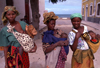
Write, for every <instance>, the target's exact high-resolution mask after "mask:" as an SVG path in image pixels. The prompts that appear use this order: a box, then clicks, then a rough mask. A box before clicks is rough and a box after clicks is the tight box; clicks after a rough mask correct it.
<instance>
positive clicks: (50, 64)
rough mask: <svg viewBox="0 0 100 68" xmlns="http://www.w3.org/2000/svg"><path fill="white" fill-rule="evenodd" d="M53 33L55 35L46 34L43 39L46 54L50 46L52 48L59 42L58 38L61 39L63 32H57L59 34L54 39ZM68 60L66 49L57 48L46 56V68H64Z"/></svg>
mask: <svg viewBox="0 0 100 68" xmlns="http://www.w3.org/2000/svg"><path fill="white" fill-rule="evenodd" d="M48 33H51V34H48ZM52 33H53V32H52V31H50V32H47V33H44V37H43V50H44V52H45V50H46V48H47V47H48V46H52V44H53V43H56V42H57V41H59V40H57V38H56V37H58V38H59V37H60V35H61V31H60V30H57V34H56V35H55V36H56V37H54V36H53V35H52ZM47 36H48V37H47ZM49 38H50V39H49ZM50 44H51V45H50ZM66 59H67V55H66V52H65V49H64V47H56V48H55V49H54V50H52V51H51V52H49V53H47V54H46V68H64V65H65V61H66Z"/></svg>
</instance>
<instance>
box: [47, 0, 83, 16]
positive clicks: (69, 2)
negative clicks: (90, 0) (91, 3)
mask: <svg viewBox="0 0 100 68" xmlns="http://www.w3.org/2000/svg"><path fill="white" fill-rule="evenodd" d="M81 6H82V0H66V1H64V2H57V4H53V3H51V2H49V0H45V10H48V12H50V11H53V12H54V13H55V14H73V13H81Z"/></svg>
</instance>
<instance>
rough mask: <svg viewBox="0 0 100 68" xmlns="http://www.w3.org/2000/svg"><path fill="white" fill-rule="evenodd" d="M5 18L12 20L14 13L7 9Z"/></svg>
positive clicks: (14, 16)
mask: <svg viewBox="0 0 100 68" xmlns="http://www.w3.org/2000/svg"><path fill="white" fill-rule="evenodd" d="M6 18H7V19H8V20H9V21H10V22H13V21H14V20H15V18H16V13H15V12H14V11H7V13H6Z"/></svg>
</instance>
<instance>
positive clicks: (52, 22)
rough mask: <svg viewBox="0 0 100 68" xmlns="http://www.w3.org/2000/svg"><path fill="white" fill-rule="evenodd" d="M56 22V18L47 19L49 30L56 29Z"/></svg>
mask: <svg viewBox="0 0 100 68" xmlns="http://www.w3.org/2000/svg"><path fill="white" fill-rule="evenodd" d="M55 24H56V20H54V19H51V20H49V21H47V26H48V30H54V28H55Z"/></svg>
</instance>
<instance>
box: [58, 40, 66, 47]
mask: <svg viewBox="0 0 100 68" xmlns="http://www.w3.org/2000/svg"><path fill="white" fill-rule="evenodd" d="M57 46H67V43H66V41H59V42H57Z"/></svg>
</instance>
